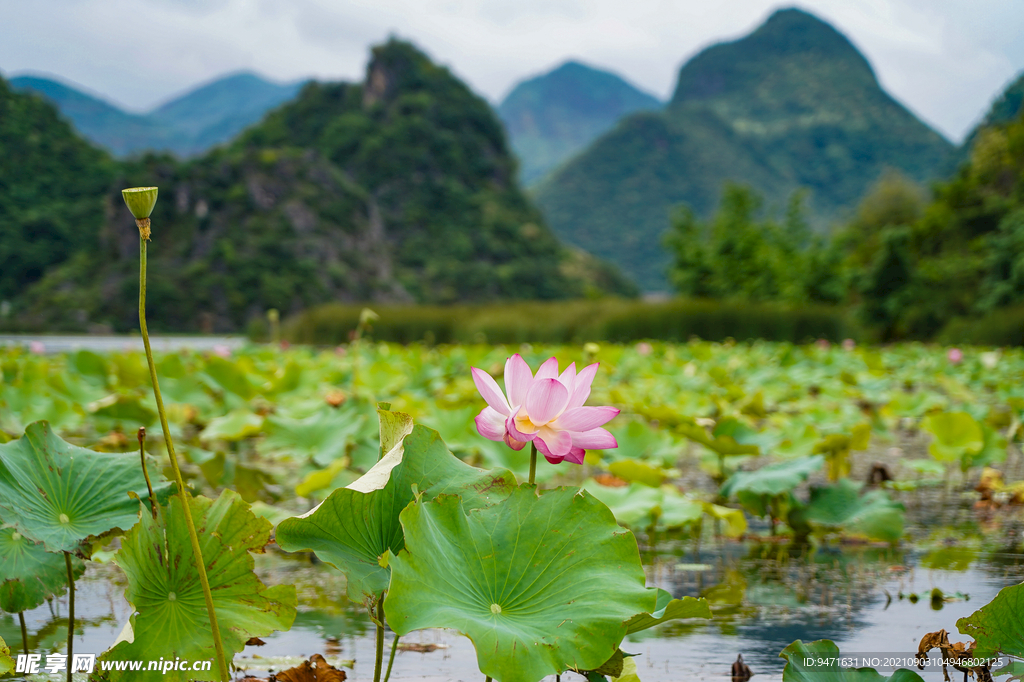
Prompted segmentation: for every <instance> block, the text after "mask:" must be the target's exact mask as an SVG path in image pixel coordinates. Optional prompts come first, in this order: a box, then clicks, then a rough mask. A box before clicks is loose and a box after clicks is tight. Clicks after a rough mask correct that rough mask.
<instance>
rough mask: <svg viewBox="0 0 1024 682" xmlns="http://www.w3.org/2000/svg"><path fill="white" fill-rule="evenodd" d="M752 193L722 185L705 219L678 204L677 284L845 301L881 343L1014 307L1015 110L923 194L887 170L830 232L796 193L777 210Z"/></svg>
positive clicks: (1021, 144) (1022, 265) (1018, 162)
mask: <svg viewBox="0 0 1024 682" xmlns="http://www.w3.org/2000/svg"><path fill="white" fill-rule="evenodd" d="M762 203H763V202H762V200H761V198H760V197H758V196H757V195H756V193H755V192H754V191H753V190H751V189H750V188H749V187H746V186H742V185H727V186H726V187H725V188H724V190H723V194H722V199H721V203H720V205H719V208H718V211H717V213H716V214H715V215H714V216H712V217H711V218H710V219H707V220H701V219H700V218H698V217H697V216H696V215H695V214H694V213H693V212H692V211H691V210H689V209H687V208H685V207H684V208H680V209H678V211H677V212H676V214H675V216H674V217H673V220H672V227H671V229H670V230H669V232H668V233H667V234H666V237H665V245H666V247H667V248H668V249H669V250H670V252H671V254H672V258H673V262H672V265H671V267H670V271H669V275H670V279H671V282H672V284H673V286H674V287H675V288H676V290H677V291H678V292H679V293H681V294H684V295H687V296H694V297H703V298H711V299H728V300H739V301H778V302H785V303H790V304H804V303H808V304H809V303H815V304H821V303H826V304H836V305H844V306H849V307H851V308H852V309H853V310H854V311H855V314H856V316H857V318H858V320H859V321H860V323H861V324H862V325H863V326H864V327H865V329H867V330H868V331H869V332H870V333H871V335H872V336H874V337H876V338H877V339H878V340H882V341H890V340H899V339H931V338H935V337H936V336H937V335H939V334H941V332H942V330H943V329H944V328H946V327H947V326H949V325H951V324H959V325H961V326H962V325H963V324H964V323H965V321H968V320H975V319H977V320H980V319H985V318H987V317H988V318H990V317H992V316H993V315H1000V314H1003V313H1005V312H1006V311H1008V310H1016V308H1015V307H1016V306H1021V305H1024V116H1018V118H1017V119H1016V120H1013V121H1011V122H1010V123H1007V124H1003V125H996V126H991V127H988V128H986V129H984V130H982V131H981V132H980V134H978V135H977V137H976V138H975V140H974V142H973V146H972V151H971V156H970V159H969V160H968V161H967V162H966V163H965V164H963V165H962V166H961V168H960V169H959V171H958V172H957V173H956V175H955V176H954V177H953V178H951V179H950V180H948V181H945V182H940V183H936V184H935V185H934V186H933V187H932V188H931V191H930V193H929V192H928V191H926V190H924V189H923V188H921V187H920V186H918V185H916V184H915V183H913V182H911V181H910V180H908V179H907V178H906V177H904V176H902V175H900V174H899V173H897V172H895V171H890V172H887V173H886V174H884V175H883V176H882V177H881V178H880V179H879V180H878V181H877V183H876V184H875V185H874V186H873V187H872V188H871V189H870V190H869V192H868V193H867V194H866V196H864V198H863V199H862V200H861V202H860V205H859V207H858V208H857V211H856V213H855V215H854V216H853V218H852V219H851V220H849V221H848V222H847V223H846V224H845V225H842V226H840V227H839V228H838V229H836V230H834V231H833V232H832V234H831V235H820V234H812V233H811V231H810V230H809V229H808V227H807V223H806V222H805V220H804V218H803V215H804V211H803V208H802V204H803V196H802V195H800V194H796V195H794V196H793V197H792V198H791V199H790V201H789V204H788V206H787V208H786V210H785V211H784V213H783V215H782V216H781V217H779V216H772V215H770V214H768V213H767V212H766V211H764V210H763V205H762ZM1022 319H1024V318H1022Z"/></svg>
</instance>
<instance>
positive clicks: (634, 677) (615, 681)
mask: <svg viewBox="0 0 1024 682" xmlns="http://www.w3.org/2000/svg"><path fill="white" fill-rule="evenodd" d="M610 682H640V675H638V674H637V669H636V661H634V660H633V658H632V657H630V658H627V659H626V660H625V661H623V662H622V672H621V673H619V676H618V677H612V678H610Z"/></svg>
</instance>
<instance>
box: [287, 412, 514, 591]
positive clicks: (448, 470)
mask: <svg viewBox="0 0 1024 682" xmlns="http://www.w3.org/2000/svg"><path fill="white" fill-rule="evenodd" d="M392 414H397V413H392ZM382 422H383V420H382ZM383 423H384V427H383V428H382V435H383V437H384V441H383V442H384V445H391V448H390V451H389V452H388V453H387V454H386V455H385V456H384V457H383V458H382V459H381V460H380V461H379V462H377V464H376V465H374V466H373V467H372V468H371V469H370V470H369V471H367V472H366V474H365V475H363V476H362V477H361V478H359V479H358V480H356V481H354V482H352V483H351V484H349V485H348V486H347V487H345V488H339V489H338V490H335V491H334V492H332V493H331V494H330V496H328V498H327V499H326V500H324V501H323V503H321V504H320V505H319V506H317V507H315V508H314V509H313V510H312V511H309V512H307V513H306V514H304V515H303V516H298V517H294V518H290V519H286V520H285V521H282V522H281V523H280V525H278V527H277V533H276V536H275V539H276V540H277V544H278V545H279V546H280V547H281V548H282V549H284V550H285V551H288V552H297V551H312V552H314V553H315V554H316V555H317V556H318V557H319V558H320V559H321V560H322V561H324V562H325V563H328V564H330V565H331V566H334V567H335V568H337V569H338V570H340V571H341V572H342V573H344V574H345V577H346V578H347V580H348V595H349V597H350V598H351V599H352V600H354V601H357V602H360V601H363V599H365V598H366V597H367V596H377V595H380V594H381V593H382V592H383V591H384V590H385V589H387V586H388V581H389V580H390V576H391V569H390V568H388V566H387V565H386V561H385V554H386V553H387V552H388V551H390V552H391V553H397V552H398V551H399V550H400V549H402V547H404V542H405V541H404V534H403V532H402V525H401V523H400V522H399V513H400V512H401V511H402V509H404V508H405V506H406V505H407V504H409V503H410V502H412V500H413V498H414V493H413V485H416V486H417V488H418V489H419V490H420V491H422V492H423V493H424V494H426V495H427V496H428V497H430V496H433V495H438V494H441V493H456V494H459V495H461V496H462V497H463V500H464V503H465V505H466V507H467V508H475V507H479V506H485V505H488V504H493V503H494V502H497V501H499V500H501V499H503V498H504V497H505V496H507V495H508V493H509V491H510V490H511V489H512V487H513V486H514V485H515V477H514V476H513V475H512V473H511V472H509V471H506V470H504V469H493V470H489V471H488V470H483V469H477V468H475V467H472V466H470V465H468V464H466V463H465V462H463V461H462V460H460V459H459V458H457V457H456V456H455V455H453V454H452V453H451V452H450V451H449V450H448V447H447V446H446V445H445V444H444V441H442V440H441V437H440V436H439V435H438V434H437V432H436V431H432V430H431V429H428V428H426V427H423V426H415V427H413V426H412V423H411V421H408V422H399V425H398V426H397V427H396V423H395V422H394V421H393V420H390V419H389V420H388V421H387V422H383ZM396 428H397V430H396Z"/></svg>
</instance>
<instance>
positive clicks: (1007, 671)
mask: <svg viewBox="0 0 1024 682" xmlns="http://www.w3.org/2000/svg"><path fill="white" fill-rule="evenodd" d="M992 675H993V676H995V677H1001V676H1003V675H1009V676H1010V677H1008V678H1006V679H1005V680H1003V681H1002V682H1015V681H1016V680H1024V662H1021V661H1010V662H1009V663H1007V664H1006V665H1004V666H1003V667H1002V668H1000V669H999V670H993V671H992Z"/></svg>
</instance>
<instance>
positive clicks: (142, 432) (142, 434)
mask: <svg viewBox="0 0 1024 682" xmlns="http://www.w3.org/2000/svg"><path fill="white" fill-rule="evenodd" d="M139 459H141V460H142V475H143V476H145V477H146V489H147V490H149V508H150V509H151V510H152V511H153V518H154V519H155V518H156V498H155V497H153V484H152V483H150V482H149V472H148V471H146V427H145V426H140V427H139Z"/></svg>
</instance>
